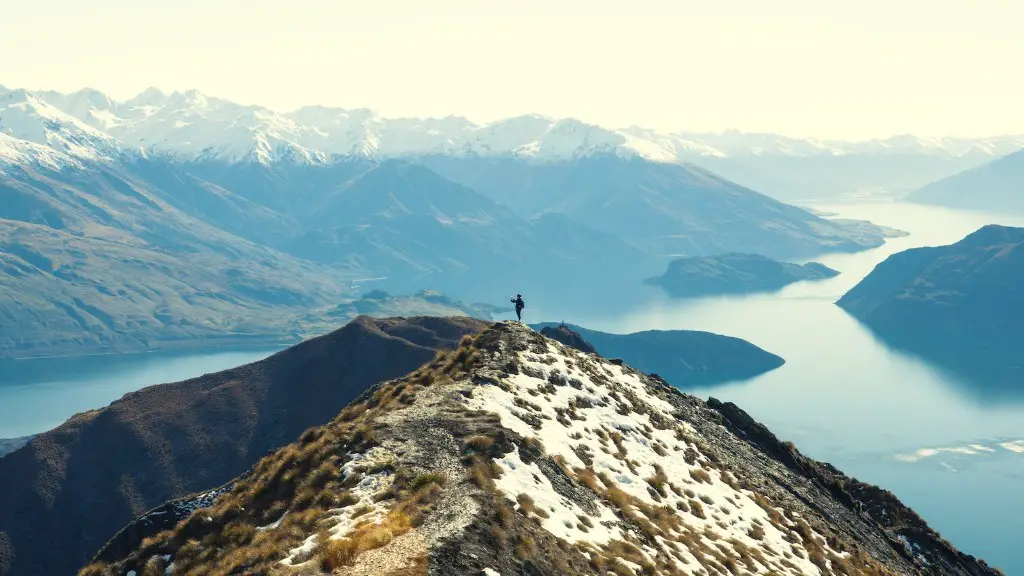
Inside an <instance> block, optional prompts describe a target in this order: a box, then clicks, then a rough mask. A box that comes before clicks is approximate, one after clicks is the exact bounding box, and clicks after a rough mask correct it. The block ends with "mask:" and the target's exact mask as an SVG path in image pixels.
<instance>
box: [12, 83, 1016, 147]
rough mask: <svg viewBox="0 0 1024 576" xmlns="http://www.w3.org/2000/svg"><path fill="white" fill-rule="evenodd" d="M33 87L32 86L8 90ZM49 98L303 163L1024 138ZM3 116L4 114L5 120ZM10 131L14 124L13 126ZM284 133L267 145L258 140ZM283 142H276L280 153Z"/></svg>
mask: <svg viewBox="0 0 1024 576" xmlns="http://www.w3.org/2000/svg"><path fill="white" fill-rule="evenodd" d="M11 94H17V95H20V97H23V98H24V97H26V96H25V91H18V90H8V89H4V90H3V91H0V95H3V96H4V97H10V96H11ZM44 99H45V100H47V101H48V102H49V103H50V104H51V105H54V106H56V107H57V108H59V109H60V110H61V111H63V112H64V113H66V114H68V115H70V116H73V117H75V118H76V119H78V120H79V121H80V122H82V123H84V124H87V125H89V126H91V127H93V128H94V129H97V130H100V131H102V132H103V133H104V134H105V136H106V137H108V138H111V139H113V141H116V142H118V143H120V145H121V146H122V147H124V148H127V149H134V148H136V147H139V146H141V147H145V148H147V149H149V153H170V154H172V155H174V156H175V157H179V158H183V159H186V160H191V159H210V158H218V159H221V160H226V161H231V162H248V161H254V160H255V161H259V162H280V161H284V162H297V161H307V160H306V159H316V158H321V157H322V158H330V157H333V156H337V155H359V156H367V157H373V158H384V157H389V156H401V155H420V154H447V155H454V156H483V157H503V156H510V157H519V158H526V159H531V160H538V161H548V160H566V159H568V160H571V159H574V158H579V157H582V156H586V155H590V154H596V153H602V152H612V153H615V154H619V155H624V156H637V157H641V158H644V159H647V160H649V161H654V162H666V163H674V162H685V161H692V160H695V159H701V158H718V159H721V158H730V157H752V156H757V157H765V156H767V157H773V156H779V157H807V156H815V155H820V156H843V155H848V154H855V153H877V154H893V153H907V152H913V153H918V154H924V155H939V156H951V157H956V156H961V155H964V154H977V155H982V156H986V155H999V154H1002V153H1007V152H1009V151H1012V150H1014V149H1016V148H1015V146H1016V147H1020V146H1024V137H1005V138H988V139H975V140H968V139H955V138H944V139H922V138H917V137H914V136H912V135H900V136H896V137H892V138H888V139H881V140H874V141H870V142H840V141H829V140H822V139H801V138H790V137H786V136H781V135H778V134H759V133H745V132H741V131H738V130H726V131H723V132H720V133H687V132H666V131H658V130H651V129H645V128H640V127H635V126H634V127H630V128H624V129H611V128H606V127H602V126H598V125H595V124H592V123H589V122H585V121H582V120H580V119H577V118H555V117H549V116H544V115H540V114H524V115H520V116H515V117H511V118H506V119H501V120H496V121H493V122H489V123H485V124H475V123H473V122H470V121H469V120H467V119H466V118H464V117H461V116H457V115H448V116H445V117H443V118H386V117H383V116H381V115H380V114H378V113H376V112H375V111H373V110H371V109H366V108H353V109H344V108H336V107H327V106H320V105H310V106H304V107H301V108H298V109H296V110H294V111H292V112H288V113H280V112H276V111H274V110H270V109H268V108H266V107H262V106H248V105H242V104H237V103H234V102H230V101H228V100H224V99H220V98H216V97H213V96H209V95H207V94H205V93H203V92H201V91H199V90H196V89H188V90H178V91H174V92H171V93H169V94H168V93H164V92H162V91H161V90H159V89H157V88H148V89H146V90H144V91H143V92H141V93H140V94H138V95H136V96H135V97H133V98H131V99H129V100H127V101H124V102H117V101H114V100H113V99H111V98H109V97H108V96H106V95H105V94H103V93H102V92H100V91H98V90H95V89H92V88H86V89H83V90H79V91H77V92H74V93H71V94H60V93H57V92H47V93H45V94H44ZM3 129H4V121H3V120H0V130H3ZM8 133H10V132H8ZM260 135H262V136H263V137H265V138H266V139H267V140H268V141H278V142H279V144H271V145H270V146H269V147H268V146H266V145H263V144H261V143H260V142H259V140H258V138H257V137H258V136H260ZM278 150H280V152H278Z"/></svg>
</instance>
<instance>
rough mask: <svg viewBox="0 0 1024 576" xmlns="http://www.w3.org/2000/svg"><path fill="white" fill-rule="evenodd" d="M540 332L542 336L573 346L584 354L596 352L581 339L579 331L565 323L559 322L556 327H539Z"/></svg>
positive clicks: (589, 344)
mask: <svg viewBox="0 0 1024 576" xmlns="http://www.w3.org/2000/svg"><path fill="white" fill-rule="evenodd" d="M540 333H541V335H542V336H546V337H547V338H551V339H552V340H557V341H558V342H561V343H562V344H565V345H566V346H568V347H570V348H575V349H576V350H579V351H580V352H583V353H584V354H597V349H596V348H594V346H593V345H592V344H591V343H590V342H587V341H586V340H584V339H583V336H581V335H580V333H579V332H576V331H574V330H573V329H572V328H569V327H568V326H566V325H565V324H559V325H558V327H557V328H556V327H554V326H544V327H543V328H541V330H540Z"/></svg>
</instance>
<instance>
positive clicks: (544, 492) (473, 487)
mask: <svg viewBox="0 0 1024 576" xmlns="http://www.w3.org/2000/svg"><path fill="white" fill-rule="evenodd" d="M184 508H185V509H186V510H191V508H189V507H187V506H186V507H184ZM132 529H133V530H135V532H130V531H124V532H123V533H126V534H135V541H134V545H133V546H130V547H129V548H131V550H122V551H121V553H117V552H116V551H114V550H113V549H111V548H108V549H106V550H103V551H101V552H100V554H99V555H98V556H97V560H102V561H97V562H96V563H94V564H92V565H90V566H89V567H87V568H85V569H83V570H82V571H81V572H80V575H81V576H98V575H117V576H124V575H125V574H131V573H133V572H134V573H136V574H142V573H145V574H156V573H166V574H186V573H188V574H193V573H203V574H241V573H245V574H321V573H333V574H365V575H370V574H374V575H382V574H393V575H398V574H444V575H467V576H468V575H474V576H475V575H480V574H489V575H493V574H498V575H504V576H512V575H519V574H552V575H554V574H559V575H574V574H599V575H602V576H603V575H606V574H614V575H641V574H643V575H653V574H663V575H679V574H702V575H717V574H722V575H730V574H761V575H767V574H775V575H781V574H794V575H795V574H806V575H819V574H821V575H825V574H850V575H852V574H865V575H867V574H872V575H875V574H920V573H923V572H927V573H929V574H963V575H968V574H975V575H982V574H985V575H988V574H996V572H995V571H994V570H992V569H990V568H988V567H987V566H986V565H985V564H984V563H983V562H981V561H978V560H975V559H974V558H972V557H968V556H965V555H963V554H961V553H960V552H957V551H956V550H955V549H953V548H952V547H950V546H949V545H948V544H947V543H945V542H944V541H943V540H941V538H939V537H938V535H937V534H935V533H934V532H932V531H931V530H930V529H929V528H928V527H927V526H926V525H925V524H924V523H923V521H921V520H920V519H919V518H918V517H917V515H916V514H914V513H913V512H912V511H911V510H909V509H907V508H906V507H905V506H903V505H902V504H900V503H899V502H898V501H897V500H896V499H895V498H894V497H892V495H891V494H889V493H887V492H884V491H882V490H880V489H878V488H875V487H873V486H869V485H866V484H862V483H860V482H857V481H856V480H853V479H850V478H848V477H846V476H844V475H842V474H841V473H839V472H838V471H836V470H835V469H833V468H832V467H830V466H828V465H826V464H821V463H818V462H814V461H812V460H809V459H807V458H805V457H803V456H802V455H800V454H799V452H797V451H796V449H795V448H793V447H792V445H788V444H783V443H781V442H779V441H778V440H777V439H776V438H775V437H774V436H773V435H771V433H770V432H768V431H767V430H766V429H765V428H764V427H763V426H761V425H759V424H757V423H756V422H754V421H753V420H751V419H750V418H749V416H747V415H746V414H745V413H744V412H742V411H741V410H739V409H738V408H736V407H735V406H732V405H730V404H722V403H719V402H717V401H714V400H711V401H709V402H708V403H705V402H703V401H701V400H698V399H696V398H694V397H692V396H687V395H685V394H682V393H680V392H679V391H677V390H676V389H675V388H673V387H672V386H670V385H668V384H667V383H666V382H664V381H663V380H661V379H660V378H658V377H657V376H653V375H645V374H642V373H640V372H637V371H636V370H633V369H632V368H629V367H628V366H625V365H623V364H622V363H621V362H619V361H617V360H607V359H604V358H601V357H599V356H597V355H595V354H593V353H584V352H580V351H578V350H576V349H573V348H569V347H566V346H565V345H563V344H560V343H558V342H556V341H554V340H551V339H548V338H545V337H544V336H541V335H540V334H537V333H536V332H533V331H532V330H530V329H529V328H528V327H526V326H523V325H520V324H518V323H512V322H501V323H496V324H494V325H493V326H491V327H490V328H489V329H487V330H485V331H484V332H482V333H481V334H479V335H478V336H476V337H470V336H467V337H465V338H464V339H463V342H462V345H461V346H460V348H459V349H458V350H455V351H451V352H445V353H440V354H439V355H438V356H437V357H436V358H435V360H433V361H432V362H430V363H428V364H426V365H424V366H423V367H421V368H420V369H418V370H416V371H414V372H413V373H411V374H409V375H407V376H406V377H404V378H401V379H398V380H393V381H390V382H385V383H383V384H380V385H378V386H375V387H373V388H371V389H370V390H368V391H367V392H366V393H364V394H363V395H362V396H361V397H359V398H357V399H356V400H355V401H354V402H353V403H352V404H351V405H349V406H348V407H347V408H345V410H343V411H342V412H341V413H340V414H339V415H338V416H337V418H335V419H334V420H333V421H332V422H331V423H329V424H327V425H325V426H322V427H318V428H313V429H310V430H308V431H306V432H305V433H304V434H303V435H302V437H301V438H300V439H299V440H298V441H297V442H295V443H294V444H291V445H289V446H287V447H285V448H282V449H281V450H279V451H278V452H276V453H274V454H272V455H270V456H267V457H266V458H264V459H263V460H262V461H260V462H259V463H258V464H257V465H256V466H255V467H254V468H253V469H252V470H251V472H250V473H248V474H246V475H244V476H242V477H240V478H238V479H237V480H235V481H234V482H232V483H231V484H229V485H228V486H226V487H224V489H223V492H222V493H220V495H219V496H217V497H216V498H215V500H214V501H213V502H212V504H209V505H208V506H206V507H203V508H199V509H196V510H194V511H190V512H189V513H188V515H187V516H185V517H183V518H182V520H181V521H180V522H179V523H178V524H177V525H176V526H174V527H173V528H172V529H170V530H164V531H162V532H159V533H157V534H151V533H147V532H146V529H145V526H144V525H142V524H138V523H137V524H136V526H134V527H133V528H132Z"/></svg>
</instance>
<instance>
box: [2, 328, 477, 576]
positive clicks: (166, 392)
mask: <svg viewBox="0 0 1024 576" xmlns="http://www.w3.org/2000/svg"><path fill="white" fill-rule="evenodd" d="M486 326H487V325H486V324H485V323H483V322H480V321H478V320H473V319H470V318H450V319H448V318H430V317H424V318H409V319H384V320H381V319H370V318H367V317H361V318H358V319H356V320H354V321H353V322H351V323H349V324H348V325H346V326H345V327H344V328H342V329H340V330H337V331H335V332H333V333H331V334H327V335H325V336H321V337H319V338H314V339H312V340H309V341H307V342H304V343H302V344H299V345H297V346H294V347H292V348H289V349H288V350H285V351H283V352H280V353H278V354H276V355H274V356H271V357H270V358H268V359H266V360H263V361H261V362H257V363H254V364H250V365H247V366H241V367H238V368H234V369H231V370H227V371H224V372H219V373H216V374H209V375H206V376H203V377H200V378H196V379H193V380H189V381H185V382H179V383H174V384H162V385H157V386H152V387H149V388H145V389H143V390H140V391H138V392H134V393H131V394H127V395H125V396H124V397H123V398H122V399H121V400H118V401H117V402H114V403H113V404H111V405H110V406H109V407H107V408H103V409H101V410H94V411H91V412H86V413H83V414H79V415H76V416H74V417H72V418H71V419H70V420H69V421H68V422H66V423H65V424H64V425H62V426H60V427H58V428H56V429H54V430H52V431H50V432H46V433H44V434H40V435H38V436H37V437H35V439H34V440H33V441H32V442H31V443H30V444H29V445H27V446H25V447H24V448H22V449H20V450H17V451H14V452H12V453H10V454H8V455H6V456H4V457H3V458H0V486H2V487H3V489H2V490H0V575H3V576H49V575H53V576H57V575H63V574H71V573H73V572H74V571H75V570H76V569H78V568H80V567H81V566H82V565H84V564H85V563H87V562H88V560H89V558H91V556H92V555H93V554H94V553H95V552H96V550H97V549H98V548H99V547H100V546H102V545H103V543H104V542H106V541H107V540H108V539H109V538H110V537H111V536H113V535H114V534H115V533H116V532H117V531H118V530H119V529H120V528H121V527H123V526H124V525H125V524H126V523H128V522H130V521H131V520H132V518H134V517H136V516H138V515H139V514H142V513H143V512H145V511H146V510H149V509H151V508H152V507H154V506H157V505H159V504H161V503H163V502H165V501H167V500H169V499H172V498H178V497H181V496H184V495H186V494H189V493H192V492H197V491H208V490H210V488H211V487H215V486H217V485H220V484H223V483H224V482H227V481H229V480H231V479H232V478H234V477H235V476H238V475H239V474H242V473H244V472H245V471H246V470H247V469H249V468H250V467H251V466H252V465H253V464H254V463H255V462H257V461H258V460H259V459H260V458H262V457H264V456H266V454H267V453H268V452H272V451H274V450H277V449H278V448H280V447H281V446H284V445H286V444H287V443H288V442H290V441H292V440H294V439H295V438H296V437H298V435H299V434H301V433H302V431H303V430H305V429H306V428H308V427H310V426H315V425H320V424H323V423H325V422H328V421H330V419H331V418H333V417H334V416H335V415H336V414H337V413H338V411H339V410H341V409H342V408H344V407H345V405H346V404H348V403H349V402H350V401H351V400H352V399H353V398H355V397H356V396H358V395H359V394H360V393H362V392H363V391H365V390H366V388H367V387H369V386H370V385H372V384H374V383H377V382H380V381H383V380H387V379H389V378H396V377H398V376H401V375H403V374H406V373H408V372H409V371H411V370H413V369H415V368H416V367H418V366H420V365H421V364H423V363H424V362H426V361H428V360H430V359H431V358H432V357H433V356H434V354H435V352H436V350H438V349H442V348H455V347H457V346H458V343H459V340H460V339H461V338H462V336H464V335H466V334H471V333H476V332H479V331H480V330H483V329H484V328H485V327H486ZM153 518H156V516H153ZM170 518H172V516H171V515H168V516H167V517H166V518H164V521H165V522H168V521H169V522H170V525H171V526H173V524H174V522H173V521H171V520H169V519H170ZM55 550H56V551H59V553H56V554H55V553H54V551H55Z"/></svg>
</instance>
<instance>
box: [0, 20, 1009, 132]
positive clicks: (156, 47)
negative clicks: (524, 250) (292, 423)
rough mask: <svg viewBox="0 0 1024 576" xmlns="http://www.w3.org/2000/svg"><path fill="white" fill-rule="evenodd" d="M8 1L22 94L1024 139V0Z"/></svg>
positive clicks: (7, 77) (10, 62) (7, 59)
mask: <svg viewBox="0 0 1024 576" xmlns="http://www.w3.org/2000/svg"><path fill="white" fill-rule="evenodd" d="M4 4H5V5H4V6H3V9H2V11H0V13H2V19H0V84H3V85H6V86H8V87H18V88H28V89H58V90H62V91H71V90H76V89H78V88H82V87H85V86H89V87H93V88H97V89H99V90H102V91H104V92H107V93H108V94H110V95H111V96H113V97H115V98H118V99H125V98H128V97H130V96H133V95H134V94H136V93H138V92H140V91H142V90H143V89H145V88H147V87H149V86H156V87H158V88H160V89H162V90H165V91H171V90H183V89H188V88H197V89H199V90H200V91H202V92H205V93H207V94H210V95H214V96H220V97H223V98H227V99H230V100H235V101H239V102H244V103H251V104H262V105H265V106H268V107H270V108H273V109H276V110H281V111H287V110H290V109H293V108H296V107H298V106H301V105H305V104H323V105H331V106H342V107H348V108H356V107H369V108H373V109H376V110H378V111H380V112H381V113H382V114H385V115H388V116H395V115H415V116H423V115H432V116H444V115H448V114H457V115H462V116H467V117H469V118H471V119H473V120H477V121H488V120H492V119H495V118H499V117H505V116H512V115H517V114H523V113H529V112H536V113H541V114H546V115H550V116H574V117H577V118H580V119H583V120H586V121H590V122H595V123H598V124H602V125H605V126H609V127H621V126H629V125H634V124H635V125H641V126H646V127H651V128H659V129H667V130H677V129H679V130H694V131H719V130H723V129H729V128H737V129H741V130H746V131H774V132H781V133H785V134H792V135H797V136H821V137H839V138H854V139H856V138H869V137H877V136H889V135H892V134H898V133H905V132H912V133H916V134H920V135H962V136H978V135H993V134H1005V133H1024V111H1022V106H1021V103H1024V73H1022V69H1024V27H1022V23H1024V0H856V1H839V0H703V1H699V2H694V1H689V0H665V1H661V0H628V1H619V0H614V1H613V0H591V1H589V2H583V1H576V0H515V1H511V0H506V1H502V0H359V1H350V0H333V1H322V2H321V1H301V0H273V1H266V0H244V1H243V0H205V1H196V0H161V1H159V2H154V1H152V0H89V1H82V0H31V1H17V0H12V1H11V2H5V3H4Z"/></svg>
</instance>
